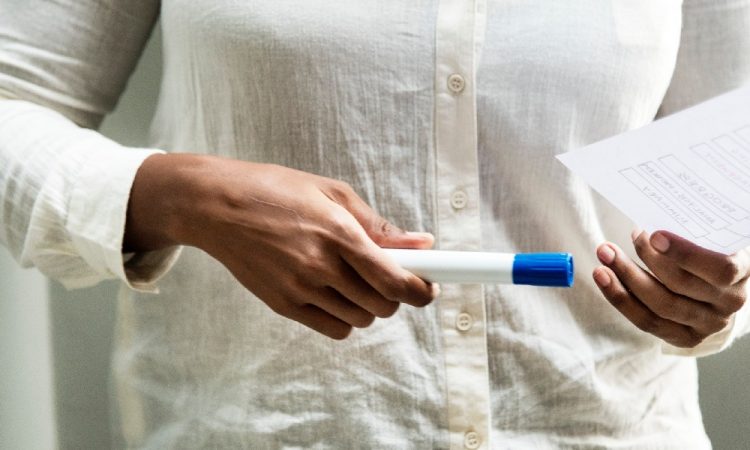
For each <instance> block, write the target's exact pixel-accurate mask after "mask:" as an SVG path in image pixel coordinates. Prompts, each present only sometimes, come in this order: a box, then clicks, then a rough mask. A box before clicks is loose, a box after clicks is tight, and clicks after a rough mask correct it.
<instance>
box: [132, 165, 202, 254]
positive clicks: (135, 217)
mask: <svg viewBox="0 0 750 450" xmlns="http://www.w3.org/2000/svg"><path fill="white" fill-rule="evenodd" d="M208 159H210V157H206V156H202V155H192V154H177V153H175V154H156V155H152V156H149V157H148V158H146V159H145V160H144V161H143V163H142V164H141V166H140V167H139V169H138V172H137V173H136V176H135V179H134V181H133V186H132V188H131V192H130V199H129V201H128V212H127V221H126V226H125V238H124V241H123V250H124V251H126V252H127V251H152V250H159V249H162V248H166V247H170V246H174V245H182V244H188V243H189V241H190V238H189V234H190V231H189V230H190V229H191V228H192V227H191V225H190V224H191V222H192V221H193V218H192V217H191V215H192V214H193V213H194V211H193V210H194V205H195V198H194V197H195V192H196V186H195V180H196V177H195V172H196V171H198V172H200V171H205V170H204V169H203V167H205V166H206V164H207V163H208V161H207V160H208Z"/></svg>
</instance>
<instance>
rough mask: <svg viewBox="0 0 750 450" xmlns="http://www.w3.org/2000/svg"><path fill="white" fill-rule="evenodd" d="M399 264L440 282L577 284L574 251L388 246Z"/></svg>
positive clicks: (537, 284)
mask: <svg viewBox="0 0 750 450" xmlns="http://www.w3.org/2000/svg"><path fill="white" fill-rule="evenodd" d="M385 251H386V252H387V253H388V254H389V255H391V256H392V257H393V258H394V259H395V260H396V262H398V264H400V265H401V266H402V267H403V268H405V269H406V270H408V271H410V272H412V273H413V274H415V275H417V276H418V277H420V278H422V279H425V280H427V281H435V282H438V283H486V284H528V285H534V286H560V287H570V286H572V285H573V271H574V269H573V256H572V255H571V254H570V253H517V254H516V253H493V252H456V251H446V250H406V249H391V248H389V249H385Z"/></svg>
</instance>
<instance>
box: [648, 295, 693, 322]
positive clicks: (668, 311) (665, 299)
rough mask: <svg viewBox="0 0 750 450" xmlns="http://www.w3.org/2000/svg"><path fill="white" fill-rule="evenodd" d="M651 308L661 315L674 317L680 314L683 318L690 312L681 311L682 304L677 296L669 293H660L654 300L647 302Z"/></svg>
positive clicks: (669, 317)
mask: <svg viewBox="0 0 750 450" xmlns="http://www.w3.org/2000/svg"><path fill="white" fill-rule="evenodd" d="M647 303H648V306H649V308H650V309H651V310H652V311H653V312H655V313H656V314H658V315H659V316H661V317H664V318H667V319H674V318H676V317H677V316H678V314H679V315H681V316H682V317H683V318H684V317H685V316H687V315H689V314H690V313H688V312H687V311H681V309H682V308H680V305H679V304H678V302H677V301H675V298H674V297H672V296H670V295H668V294H663V293H662V294H659V295H657V296H656V297H654V299H653V300H652V301H649V302H647Z"/></svg>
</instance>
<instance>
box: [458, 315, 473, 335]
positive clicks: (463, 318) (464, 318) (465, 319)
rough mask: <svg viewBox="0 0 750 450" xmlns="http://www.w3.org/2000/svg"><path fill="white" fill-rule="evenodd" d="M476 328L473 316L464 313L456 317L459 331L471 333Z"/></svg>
mask: <svg viewBox="0 0 750 450" xmlns="http://www.w3.org/2000/svg"><path fill="white" fill-rule="evenodd" d="M472 326H474V318H473V317H471V314H468V313H465V312H462V313H460V314H459V315H457V316H456V328H458V331H469V330H471V327H472Z"/></svg>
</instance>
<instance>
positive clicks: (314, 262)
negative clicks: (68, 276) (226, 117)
mask: <svg viewBox="0 0 750 450" xmlns="http://www.w3.org/2000/svg"><path fill="white" fill-rule="evenodd" d="M173 244H184V245H191V246H195V247H198V248H200V249H202V250H204V251H206V252H207V253H208V254H210V255H211V256H213V257H214V258H216V259H217V260H219V261H220V262H221V263H222V264H223V265H224V266H226V267H227V268H228V269H229V270H230V271H231V272H232V274H233V275H234V276H235V277H236V278H237V280H238V281H239V282H240V283H242V284H243V285H244V286H245V287H246V288H247V289H248V290H250V291H251V292H253V293H254V294H255V295H257V296H258V297H259V298H260V299H261V300H263V301H264V302H265V303H266V304H267V305H268V306H269V307H270V308H271V309H272V310H274V311H275V312H277V313H278V314H281V315H283V316H286V317H288V318H290V319H294V320H296V321H298V322H301V323H302V324H304V325H307V326H308V327H310V328H312V329H314V330H316V331H319V332H320V333H323V334H325V335H327V336H329V337H331V338H334V339H343V338H345V337H346V336H348V335H349V333H350V332H351V330H352V327H360V328H361V327H367V326H369V325H370V324H372V322H373V321H374V320H375V317H390V316H391V315H393V314H394V313H395V312H396V310H397V309H398V307H399V304H400V303H401V302H404V303H408V304H410V305H414V306H425V305H427V304H429V303H430V302H431V301H432V300H433V299H434V297H435V296H436V295H437V292H436V291H437V285H434V286H433V285H431V284H430V283H427V282H425V281H423V280H421V279H420V278H418V277H417V276H415V275H413V274H412V273H410V272H408V271H406V270H404V269H403V268H401V267H400V266H399V265H398V264H396V263H395V262H394V261H393V260H392V259H391V258H390V257H389V256H388V255H387V254H386V253H385V252H384V251H383V250H382V249H381V247H399V248H429V247H431V246H432V244H433V237H432V235H430V234H426V233H406V232H404V231H401V230H400V229H398V228H396V227H395V226H393V225H391V224H390V223H388V222H387V221H386V220H385V219H383V218H381V217H380V216H378V215H377V214H376V213H375V212H374V211H373V210H372V209H370V207H369V206H367V204H365V202H364V201H363V200H362V199H360V198H359V196H357V194H355V192H354V191H353V190H352V189H351V188H350V187H349V186H348V185H347V184H345V183H343V182H340V181H336V180H332V179H329V178H324V177H320V176H317V175H312V174H309V173H306V172H301V171H297V170H293V169H289V168H285V167H281V166H275V165H268V164H254V163H248V162H242V161H236V160H230V159H223V158H217V157H208V156H198V155H184V154H171V155H155V156H152V157H150V158H148V159H147V160H146V161H145V162H144V164H143V165H142V166H141V168H140V169H139V171H138V174H137V175H136V180H135V182H134V184H133V190H132V193H131V200H130V205H129V208H128V223H127V226H126V239H125V247H126V249H128V250H151V249H155V248H160V247H165V246H168V245H173Z"/></svg>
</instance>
